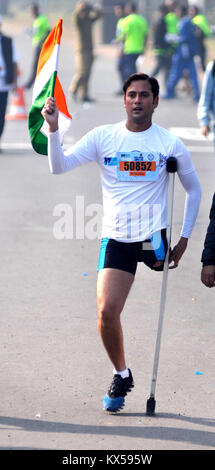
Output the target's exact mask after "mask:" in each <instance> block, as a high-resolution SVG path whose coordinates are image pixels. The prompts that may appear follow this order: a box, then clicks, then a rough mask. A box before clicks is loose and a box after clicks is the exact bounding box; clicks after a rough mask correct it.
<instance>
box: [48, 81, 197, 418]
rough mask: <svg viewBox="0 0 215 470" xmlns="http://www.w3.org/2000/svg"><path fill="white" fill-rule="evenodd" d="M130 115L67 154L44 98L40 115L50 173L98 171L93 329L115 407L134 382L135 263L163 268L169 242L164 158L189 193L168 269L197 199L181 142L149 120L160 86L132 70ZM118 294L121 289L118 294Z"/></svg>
mask: <svg viewBox="0 0 215 470" xmlns="http://www.w3.org/2000/svg"><path fill="white" fill-rule="evenodd" d="M123 90H124V103H125V109H126V113H127V119H126V121H125V122H124V121H123V122H120V123H117V124H110V125H104V126H99V127H96V128H95V129H93V130H91V131H90V132H88V133H87V134H86V135H85V136H84V137H82V139H81V140H80V141H79V142H78V143H77V144H76V145H75V147H74V148H73V149H72V150H68V151H67V152H65V153H64V151H63V149H62V147H61V144H60V139H59V132H58V110H57V107H56V103H55V100H54V99H53V98H48V99H47V101H46V104H45V106H44V108H43V110H42V115H43V117H44V118H45V119H46V121H47V123H48V125H49V137H48V139H49V145H48V147H49V152H48V153H49V154H48V160H49V166H50V171H51V172H52V173H55V174H58V173H63V172H66V171H68V170H71V169H73V168H75V167H77V166H78V165H82V164H84V163H88V162H91V161H96V162H97V163H98V165H99V166H100V170H101V183H102V190H103V208H104V216H103V227H102V240H101V251H100V257H99V264H98V280H97V303H98V330H99V333H100V336H101V339H102V342H103V344H104V347H105V349H106V351H107V354H108V356H109V358H110V360H111V362H112V364H113V366H114V376H113V381H112V383H111V386H110V388H109V390H108V392H107V394H106V395H105V398H104V401H103V406H104V409H105V410H107V411H118V410H119V409H120V408H122V407H123V405H124V399H125V396H126V394H127V393H128V392H129V391H130V390H131V388H132V387H133V385H134V384H133V377H132V373H131V370H130V369H128V367H127V364H126V359H125V352H124V344H123V331H122V326H121V322H120V314H121V312H122V310H123V307H124V305H125V302H126V299H127V296H128V293H129V291H130V289H131V286H132V283H133V281H134V277H135V272H136V268H137V263H138V262H144V263H145V264H146V265H147V266H148V267H149V268H151V269H153V270H156V271H161V270H162V269H163V264H164V259H165V254H166V249H167V242H166V227H167V192H168V173H167V171H166V160H167V158H168V157H169V156H172V155H174V156H175V157H176V158H177V168H178V169H177V172H178V176H179V179H180V181H181V183H182V185H183V187H184V189H185V191H186V203H185V210H184V220H183V225H182V230H181V236H180V239H179V241H178V243H177V245H176V246H175V247H174V249H173V250H172V252H171V256H170V262H171V263H173V267H176V266H178V264H179V261H180V259H181V257H182V255H183V253H184V251H185V250H186V248H187V243H188V239H189V237H190V235H191V232H192V229H193V226H194V223H195V220H196V217H197V213H198V209H199V204H200V199H201V188H200V183H199V180H198V177H197V174H196V171H195V169H194V166H193V163H192V161H191V158H190V154H189V152H188V150H187V148H186V147H185V146H184V144H183V143H182V142H181V141H180V140H179V139H178V138H176V137H175V136H174V135H172V134H171V133H169V132H168V131H167V130H165V129H164V128H162V127H160V126H158V125H156V124H154V123H152V115H153V112H154V110H155V108H156V107H157V106H158V101H159V84H158V82H157V80H156V79H155V78H153V77H149V76H148V75H145V74H142V73H137V74H134V75H131V76H130V77H129V78H128V79H127V80H126V82H125V84H124V89H123ZM119 293H120V294H119Z"/></svg>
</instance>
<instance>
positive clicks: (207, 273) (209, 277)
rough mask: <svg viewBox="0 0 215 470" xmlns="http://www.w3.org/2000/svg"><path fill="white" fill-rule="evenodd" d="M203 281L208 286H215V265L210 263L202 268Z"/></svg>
mask: <svg viewBox="0 0 215 470" xmlns="http://www.w3.org/2000/svg"><path fill="white" fill-rule="evenodd" d="M201 281H202V283H203V284H204V285H205V286H206V287H214V286H215V266H214V265H208V266H204V267H203V268H202V272H201Z"/></svg>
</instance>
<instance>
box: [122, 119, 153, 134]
mask: <svg viewBox="0 0 215 470" xmlns="http://www.w3.org/2000/svg"><path fill="white" fill-rule="evenodd" d="M151 125H152V121H150V122H144V123H143V122H141V123H137V122H132V121H126V128H127V129H128V130H129V131H131V132H144V131H147V129H149V128H150V127H151Z"/></svg>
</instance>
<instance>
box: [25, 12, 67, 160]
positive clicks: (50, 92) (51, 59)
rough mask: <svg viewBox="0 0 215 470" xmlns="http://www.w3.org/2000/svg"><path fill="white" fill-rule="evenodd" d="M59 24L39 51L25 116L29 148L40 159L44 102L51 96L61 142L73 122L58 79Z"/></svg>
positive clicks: (43, 148) (44, 140) (44, 147)
mask: <svg viewBox="0 0 215 470" xmlns="http://www.w3.org/2000/svg"><path fill="white" fill-rule="evenodd" d="M62 23H63V20H62V19H60V20H58V22H57V24H56V25H55V27H54V28H53V29H52V31H51V33H50V34H49V36H48V37H47V39H46V41H45V43H44V45H43V47H42V50H41V53H40V57H39V61H38V66H37V75H36V78H35V82H34V87H33V99H32V106H31V108H30V112H29V116H28V128H29V134H30V138H31V144H32V147H33V148H34V150H35V151H36V152H37V153H40V154H42V155H47V154H48V151H47V144H48V138H47V136H48V125H47V123H46V121H45V120H44V118H43V116H42V114H41V111H42V108H43V106H44V104H45V101H46V98H48V97H49V96H54V98H55V99H56V104H57V107H58V110H59V132H60V137H61V142H62V140H63V136H64V134H65V132H66V131H67V130H68V129H69V126H70V124H71V119H72V117H71V116H70V114H69V112H68V109H67V104H66V99H65V96H64V92H63V89H62V86H61V84H60V81H59V79H58V76H57V69H58V58H59V50H60V39H61V35H62Z"/></svg>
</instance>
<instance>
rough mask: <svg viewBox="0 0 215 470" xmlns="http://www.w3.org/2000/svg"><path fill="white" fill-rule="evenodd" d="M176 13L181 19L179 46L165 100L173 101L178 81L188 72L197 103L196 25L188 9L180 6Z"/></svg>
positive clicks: (169, 36)
mask: <svg viewBox="0 0 215 470" xmlns="http://www.w3.org/2000/svg"><path fill="white" fill-rule="evenodd" d="M175 12H176V14H177V16H178V18H180V21H179V24H178V28H179V30H178V34H177V35H175V41H176V42H177V43H178V46H177V48H176V51H175V53H174V54H173V57H172V67H171V69H170V74H169V78H168V80H167V83H166V94H165V95H164V98H167V99H171V98H174V97H175V87H176V85H177V83H178V81H179V80H180V78H182V77H183V76H184V72H186V73H187V72H188V73H189V75H188V77H189V81H190V83H191V85H192V90H193V100H194V101H195V102H196V101H198V100H199V84H198V77H197V72H196V66H195V62H194V56H195V54H196V51H197V44H196V37H195V31H194V25H193V24H192V22H191V20H190V18H189V17H188V16H187V7H185V6H182V5H178V6H177V7H176V9H175ZM168 38H170V40H172V37H171V35H168V37H167V39H168Z"/></svg>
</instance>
